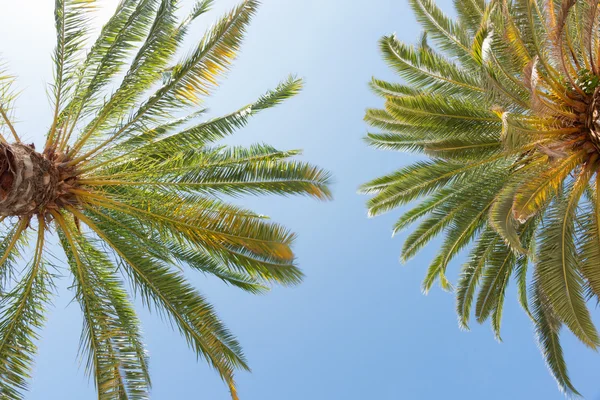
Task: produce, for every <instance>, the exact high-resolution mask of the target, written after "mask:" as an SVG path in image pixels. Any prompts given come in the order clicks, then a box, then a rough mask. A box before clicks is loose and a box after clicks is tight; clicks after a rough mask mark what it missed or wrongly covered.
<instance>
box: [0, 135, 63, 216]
mask: <svg viewBox="0 0 600 400" xmlns="http://www.w3.org/2000/svg"><path fill="white" fill-rule="evenodd" d="M60 175H61V174H60V172H59V169H58V168H57V167H56V165H55V163H54V162H53V161H51V160H49V159H47V158H45V157H44V156H43V155H42V154H40V153H38V152H36V151H35V150H34V149H33V146H27V145H23V144H20V143H16V144H4V143H0V215H2V216H24V215H31V214H34V213H43V210H44V209H45V208H46V207H48V206H51V205H52V204H53V203H56V200H57V198H58V187H59V181H60V180H61V179H60V178H61V177H60Z"/></svg>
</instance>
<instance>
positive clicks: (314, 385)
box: [0, 0, 600, 400]
mask: <svg viewBox="0 0 600 400" xmlns="http://www.w3.org/2000/svg"><path fill="white" fill-rule="evenodd" d="M6 3H7V4H3V12H2V13H1V14H0V34H1V35H2V37H3V38H4V39H3V41H2V44H1V45H0V51H1V52H2V55H3V57H4V58H5V59H6V60H8V61H9V62H10V67H11V69H12V71H14V72H15V73H16V74H17V75H18V76H19V81H18V83H19V86H20V88H22V89H23V90H24V92H23V94H22V96H21V98H20V101H19V103H18V106H19V108H18V110H17V116H18V117H19V120H20V121H21V122H20V123H19V124H18V129H19V131H20V132H21V134H23V135H24V136H25V137H26V138H27V139H28V140H32V141H35V142H36V143H37V144H38V145H40V146H41V144H42V135H43V133H44V132H46V130H47V128H48V124H49V114H50V113H49V105H48V102H47V98H46V94H45V83H47V82H49V81H50V79H51V76H52V75H51V63H50V54H51V51H52V48H53V46H54V32H53V25H52V24H53V20H52V18H53V16H52V4H51V3H52V2H50V1H48V0H26V1H20V2H6ZM101 3H102V4H104V5H105V6H106V7H107V8H106V11H103V15H108V13H109V10H110V8H111V7H114V4H116V1H115V0H105V1H104V2H101ZM184 3H185V4H186V5H187V6H190V3H191V2H190V1H188V2H184ZM216 3H217V6H216V10H217V11H215V12H213V13H211V14H210V15H209V16H208V17H207V18H205V19H203V20H202V21H201V22H202V24H201V25H203V26H202V27H201V28H202V29H198V30H197V31H194V32H193V34H194V35H195V36H196V37H199V35H200V34H201V32H202V31H203V28H205V27H206V26H207V25H208V23H209V22H211V21H212V20H214V19H215V18H216V17H217V16H218V14H219V11H222V10H225V9H227V8H229V7H230V6H232V5H233V4H235V3H236V2H235V1H232V0H218V1H216ZM263 3H264V4H263V6H262V8H261V10H260V11H259V13H258V15H257V17H256V18H255V20H254V23H253V25H252V27H251V28H250V29H249V31H248V36H247V40H246V42H245V46H244V49H243V51H242V53H241V56H240V58H239V60H238V61H237V63H236V64H235V66H234V68H233V70H232V71H231V73H230V74H229V76H228V79H227V80H225V81H224V83H223V85H222V87H221V89H220V90H219V91H218V92H217V93H216V95H215V96H214V97H213V98H212V99H210V100H209V102H208V103H207V105H208V106H209V107H210V108H211V110H212V111H213V112H214V113H215V114H217V113H222V112H226V111H229V110H233V109H236V108H237V107H238V106H241V105H243V104H246V103H248V102H250V101H251V100H253V99H254V98H256V97H257V96H259V95H260V94H262V93H263V92H264V91H265V90H266V89H268V88H271V87H274V86H275V85H276V84H277V82H278V81H279V80H280V79H283V78H285V77H286V76H287V75H288V74H289V73H295V74H298V75H299V76H301V77H304V78H305V79H306V88H305V90H304V91H303V93H301V94H300V95H299V96H298V97H297V98H294V99H292V100H291V101H289V102H287V103H286V104H284V105H282V106H281V107H279V108H278V109H274V110H271V111H269V112H267V113H264V114H262V115H260V116H258V117H257V118H256V119H255V120H254V121H253V122H252V123H251V124H250V126H249V127H248V128H247V129H244V130H243V131H240V132H239V133H238V134H237V135H236V136H235V138H233V139H231V140H230V141H229V142H230V143H242V144H250V143H255V142H267V143H269V144H272V145H274V146H275V147H278V148H281V149H291V148H303V149H304V150H305V151H304V156H303V159H305V160H309V161H311V162H314V163H316V164H319V165H320V166H322V167H324V168H327V169H329V170H330V171H332V172H333V174H334V176H335V185H334V186H333V190H334V195H335V201H333V202H329V203H318V202H315V201H312V200H310V199H305V198H293V199H292V198H276V197H268V198H244V199H240V200H238V201H239V202H240V203H241V204H243V205H245V206H248V207H252V208H253V209H255V210H256V211H258V212H260V213H263V214H268V215H270V216H272V217H273V219H274V220H276V221H278V222H281V223H283V224H285V225H286V226H288V227H290V228H292V229H293V230H294V231H295V232H297V233H298V234H299V238H298V240H297V243H296V247H295V249H296V252H297V256H298V259H299V262H300V265H301V266H302V268H303V270H304V272H305V273H306V275H307V277H306V281H305V282H304V284H302V285H300V286H298V287H295V288H274V290H273V291H272V292H271V293H269V294H268V295H265V296H259V297H253V296H250V295H248V294H245V293H241V292H239V291H237V290H235V289H232V288H230V287H227V286H224V285H223V284H220V283H219V282H217V281H215V280H213V279H207V278H205V277H202V276H197V275H193V276H192V279H193V281H194V282H195V284H196V285H197V286H198V287H199V288H200V290H201V291H202V292H203V293H205V294H206V295H207V296H208V297H209V298H210V299H211V300H212V301H213V303H214V304H215V305H216V308H217V310H218V312H219V313H220V315H221V316H222V318H223V319H224V320H225V321H226V322H227V323H228V325H229V327H230V328H231V329H232V330H233V331H234V332H235V333H236V334H237V335H238V337H239V339H240V341H241V342H242V344H243V345H244V347H245V351H246V354H247V356H248V358H249V360H250V364H251V366H252V368H253V373H252V374H247V373H241V374H240V375H239V378H238V381H239V389H240V394H241V397H242V399H246V400H276V399H277V400H281V399H285V400H307V399H311V400H313V399H314V400H334V399H335V400H337V399H344V400H366V399H377V400H401V399H427V400H429V399H436V400H437V399H482V398H485V399H490V400H491V399H498V400H500V399H507V398H511V399H561V398H563V397H562V395H560V394H559V392H558V390H557V389H556V385H555V384H554V381H553V379H552V378H551V377H550V375H549V374H548V372H547V370H546V367H545V365H544V363H543V361H542V358H541V356H540V354H539V352H538V349H537V346H536V344H535V341H534V338H533V335H532V326H531V323H530V322H529V320H528V319H527V318H526V316H525V315H524V314H523V313H522V312H521V310H520V309H519V306H518V304H517V301H516V298H515V290H514V288H513V289H512V290H511V291H510V293H509V295H508V297H507V303H506V304H507V305H506V311H505V318H504V330H503V339H504V342H503V343H502V344H500V343H498V342H496V341H495V339H494V337H493V335H492V332H491V329H490V328H489V326H487V325H485V326H478V325H476V324H474V325H473V326H472V331H470V332H463V331H460V330H459V328H458V324H457V320H456V316H455V313H454V297H453V296H452V295H451V294H448V293H444V292H442V291H441V290H440V289H437V288H436V289H435V290H432V292H431V293H430V294H429V295H428V296H423V295H422V294H421V292H420V283H421V279H422V278H423V276H424V273H425V267H426V265H427V263H428V262H429V260H430V259H431V258H432V255H433V250H434V248H435V246H436V243H433V244H432V245H431V246H429V247H427V248H426V249H425V250H424V251H423V252H422V253H421V254H420V255H419V256H418V257H416V258H415V259H413V260H412V261H410V262H409V263H408V264H407V265H401V264H400V263H399V261H398V258H399V252H400V246H401V243H402V239H403V237H404V236H403V235H400V236H399V237H396V238H394V239H392V238H391V234H390V233H391V226H392V224H393V221H394V220H395V219H396V218H397V217H398V215H399V211H397V212H392V213H390V214H388V215H385V216H382V217H378V218H376V219H368V218H367V216H366V211H365V208H364V202H365V200H366V198H365V197H362V196H359V195H357V194H356V189H357V187H358V186H359V185H360V184H361V183H363V182H365V181H367V180H369V179H371V178H373V177H376V176H378V175H381V174H383V173H386V172H389V171H391V170H394V169H396V168H398V167H400V166H402V165H406V164H407V163H410V162H411V161H413V160H414V157H413V156H411V155H407V154H399V153H384V152H380V151H375V150H372V149H368V148H367V147H366V146H365V145H364V144H363V142H362V139H361V138H362V136H363V135H364V134H365V133H366V130H367V128H366V126H365V124H364V123H363V122H362V116H363V113H364V110H365V108H367V107H374V106H378V105H380V101H379V100H378V99H377V98H376V97H375V96H373V95H372V94H370V92H369V90H368V87H367V82H368V81H369V79H370V78H371V76H373V75H375V76H377V77H380V78H386V79H390V80H394V79H395V77H394V76H393V75H392V74H391V73H390V71H389V70H388V68H387V67H386V66H385V64H384V63H383V61H382V59H381V57H380V55H379V53H378V48H377V40H378V39H379V38H380V37H381V36H382V35H384V34H388V33H391V32H396V33H397V34H398V36H399V37H400V38H402V39H404V40H406V41H415V40H416V39H417V37H418V35H419V33H420V30H419V27H418V26H417V25H416V23H415V20H414V17H413V16H412V13H411V12H410V9H409V7H408V5H407V2H406V1H405V0H370V1H368V2H365V1H358V0H305V1H302V2H300V1H291V0H264V1H263ZM439 4H440V5H441V6H442V7H443V8H444V9H445V10H448V11H451V1H448V0H446V1H440V2H439ZM457 267H458V263H455V264H454V271H456V270H457ZM69 282H70V280H69V279H63V280H62V282H61V284H60V296H59V297H57V298H56V300H55V302H54V307H53V309H52V311H51V313H50V314H49V321H48V323H47V327H46V329H45V330H44V331H43V333H42V335H43V339H42V340H41V342H40V354H39V357H38V359H37V366H36V370H35V373H34V376H35V378H34V380H33V383H32V391H31V393H30V395H29V397H28V398H29V399H32V400H47V399H61V400H62V399H64V400H70V399H92V398H94V388H93V384H92V382H91V381H89V380H88V379H87V378H86V377H85V374H84V371H83V367H80V366H79V363H78V357H77V348H78V343H79V333H80V329H81V317H80V315H79V312H80V311H79V307H78V306H77V305H76V304H69V303H70V301H71V300H72V296H73V293H72V292H70V291H69V290H68V284H69ZM140 310H141V308H140ZM595 314H596V316H597V314H598V313H597V312H595ZM141 316H142V320H143V323H144V331H145V337H146V341H147V344H148V349H149V352H150V355H151V368H152V373H153V384H154V388H153V395H152V398H153V399H157V400H168V399H206V400H226V399H227V398H228V395H227V391H226V389H225V387H224V385H222V383H221V382H220V380H219V378H218V377H217V375H216V373H214V372H213V371H212V370H210V369H209V368H208V366H207V365H206V364H205V363H204V362H203V361H200V362H197V360H196V357H195V356H194V355H193V354H192V352H191V351H189V350H188V349H187V347H186V344H185V342H184V340H182V339H181V338H180V337H179V335H178V334H177V333H174V332H173V331H172V330H171V328H170V327H169V326H168V325H166V324H163V323H162V322H161V321H160V319H159V318H158V317H157V316H156V315H150V314H148V313H147V312H145V311H143V312H141ZM564 345H565V350H566V356H567V360H568V361H569V366H570V369H571V373H572V376H573V379H574V381H575V383H576V385H577V387H578V388H579V389H580V390H581V391H582V393H583V394H584V395H585V396H586V398H587V399H592V400H596V399H600V388H599V387H598V384H597V382H598V375H597V374H598V372H597V371H598V366H599V361H600V358H598V355H597V354H596V353H594V352H591V351H588V350H587V349H585V348H584V347H583V345H580V344H579V343H577V342H576V340H575V339H573V338H572V337H571V336H569V335H564Z"/></svg>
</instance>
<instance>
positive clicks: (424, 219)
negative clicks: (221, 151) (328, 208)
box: [361, 0, 600, 395]
mask: <svg viewBox="0 0 600 400" xmlns="http://www.w3.org/2000/svg"><path fill="white" fill-rule="evenodd" d="M409 2H410V4H411V6H412V8H413V10H414V12H415V14H416V16H417V19H418V21H419V22H420V24H421V25H422V27H423V29H424V32H425V33H424V34H423V36H422V38H421V39H420V40H419V41H418V43H417V44H416V45H407V44H404V43H402V42H400V41H399V40H398V39H397V38H396V37H395V36H394V35H391V36H386V37H383V38H382V39H381V41H380V46H381V50H382V52H383V55H384V57H385V59H386V60H387V62H388V63H389V64H390V66H391V67H392V68H393V69H394V70H395V71H396V72H397V73H398V74H399V75H400V76H401V77H402V78H404V80H405V82H406V84H396V83H389V82H384V81H381V80H377V79H373V81H372V82H371V86H372V88H373V90H374V91H375V92H376V93H377V94H378V95H380V96H381V97H383V98H384V99H385V108H384V109H372V110H368V111H367V115H366V121H367V122H368V123H369V124H370V125H372V126H373V127H375V128H378V130H379V131H380V132H379V133H371V134H369V135H368V137H367V138H366V141H367V142H368V143H369V144H370V145H371V146H374V147H376V148H379V149H386V150H400V151H410V152H415V153H417V154H422V155H424V156H426V157H427V158H426V159H423V160H421V161H417V162H415V163H413V164H411V165H409V166H407V167H404V168H402V169H400V170H397V171H395V172H392V173H391V174H389V175H386V176H383V177H380V178H377V179H375V180H373V181H371V182H369V183H367V184H365V185H363V186H362V188H361V191H362V192H363V193H368V194H373V197H372V198H371V199H370V200H369V202H368V207H369V213H370V215H371V216H375V215H379V214H382V213H384V212H387V211H390V210H392V209H394V208H397V207H399V206H402V205H406V204H409V203H411V204H413V206H414V207H413V208H412V209H410V210H409V211H407V212H405V213H404V214H403V215H402V216H401V218H400V219H399V220H398V221H397V222H396V224H395V226H394V233H397V232H399V231H400V230H402V229H404V228H406V227H407V226H409V225H410V224H412V223H416V222H418V225H417V227H416V228H415V229H414V230H413V231H412V232H411V233H410V234H409V235H408V237H407V239H406V241H405V243H404V245H403V249H402V259H403V260H408V259H410V258H411V257H413V256H414V255H415V254H416V253H417V252H418V251H419V250H420V249H421V248H423V246H424V245H425V244H426V243H428V242H429V241H431V239H432V238H434V237H435V236H437V235H439V234H442V236H443V244H442V245H441V248H440V250H439V253H437V255H436V256H435V257H434V259H433V261H432V262H431V264H430V266H429V269H428V271H427V274H426V278H425V281H424V283H423V291H424V292H427V291H429V290H430V288H431V287H432V285H433V284H434V282H436V281H439V283H440V284H441V286H442V288H444V289H451V288H452V285H451V283H450V282H449V280H448V279H447V278H446V269H447V268H448V265H449V263H450V262H451V261H452V260H453V259H454V258H455V257H456V256H457V255H458V254H459V253H460V252H461V251H462V250H463V249H466V248H467V247H468V248H469V249H470V255H469V257H468V259H467V261H466V262H465V263H464V264H463V266H462V268H461V274H460V279H459V281H458V284H457V288H456V297H457V311H458V316H459V322H460V325H461V326H462V327H463V328H467V327H468V323H469V318H470V315H471V310H472V308H473V306H474V309H475V311H474V313H475V316H476V318H477V321H478V322H484V321H486V320H488V319H489V320H490V321H491V324H492V327H493V330H494V332H495V334H496V336H497V337H498V338H500V324H501V319H502V310H503V303H504V297H505V293H506V288H507V285H508V283H509V280H510V279H511V277H512V278H514V279H515V282H516V284H517V287H518V298H519V301H520V303H521V305H522V306H523V308H524V309H525V312H526V313H527V314H528V315H529V316H530V317H531V318H532V320H533V322H534V326H535V331H536V334H537V339H538V341H539V345H540V348H541V351H542V353H543V355H544V357H545V359H546V362H547V364H548V366H549V368H550V370H551V371H552V374H553V375H554V377H555V378H556V380H557V381H558V384H559V386H560V388H561V389H562V390H564V391H565V392H566V393H568V394H571V395H575V394H577V391H576V390H575V388H574V387H573V385H572V383H571V381H570V379H569V376H568V374H567V367H566V365H565V360H564V358H563V352H562V350H561V346H560V343H559V333H560V331H561V327H562V326H566V327H567V328H568V329H569V330H570V331H571V332H572V333H573V334H575V335H576V337H577V338H579V340H581V342H583V343H584V344H585V345H586V346H588V347H590V348H592V349H597V348H598V347H599V345H600V338H599V335H598V331H597V330H596V328H595V327H594V324H593V323H592V318H591V315H590V312H589V310H588V307H587V304H586V303H587V302H588V301H593V300H595V301H598V300H599V295H600V232H599V229H600V227H599V224H600V203H599V199H598V196H599V192H600V179H599V177H598V171H599V169H600V160H599V159H598V155H599V153H600V135H599V134H600V119H599V115H600V31H599V28H600V27H599V22H600V19H599V17H600V11H599V10H598V7H599V3H600V2H599V1H597V0H563V1H558V0H554V1H552V0H550V1H547V0H512V1H510V0H491V1H484V0H468V1H455V8H456V12H457V15H458V18H457V20H453V19H450V18H448V17H447V16H445V15H444V14H443V13H442V11H441V10H440V9H439V8H438V7H437V6H436V4H435V3H434V2H433V1H432V0H410V1H409ZM429 39H431V44H430V40H429Z"/></svg>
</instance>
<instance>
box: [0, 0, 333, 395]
mask: <svg viewBox="0 0 600 400" xmlns="http://www.w3.org/2000/svg"><path fill="white" fill-rule="evenodd" d="M212 3H213V1H212V0H199V1H197V2H196V3H195V4H194V5H193V7H192V8H191V9H190V10H189V11H188V12H187V13H185V12H184V13H181V12H180V11H181V10H180V6H181V4H180V2H179V1H178V0H122V1H120V2H119V4H118V5H117V8H116V10H115V13H114V15H113V16H112V17H111V18H110V19H109V20H108V21H107V22H106V24H105V25H104V27H103V28H102V29H101V30H100V33H99V36H98V38H97V39H96V41H95V42H90V47H89V48H88V37H87V32H88V31H89V22H90V18H91V16H92V15H93V11H94V10H95V9H96V7H97V4H96V2H95V1H93V0H57V1H56V12H55V17H56V28H57V37H58V41H57V47H56V50H55V53H54V56H53V58H54V62H55V71H56V72H55V82H54V84H53V86H52V91H51V94H52V95H51V98H52V101H53V106H54V108H53V110H54V113H53V119H52V122H51V124H50V130H49V132H48V135H47V137H46V145H45V146H44V149H43V150H42V151H41V152H39V153H38V152H36V151H35V149H34V148H33V146H28V145H24V144H22V143H21V142H20V140H19V136H18V134H17V132H16V130H15V127H14V125H13V123H12V110H13V103H14V101H15V99H16V94H15V93H16V92H15V91H14V88H13V81H14V79H13V78H12V77H11V76H10V75H9V73H8V72H7V71H6V69H5V68H4V66H2V68H0V128H1V129H2V135H1V136H0V284H1V285H2V286H1V287H0V290H1V292H2V295H3V296H2V301H1V302H0V397H2V398H7V399H15V400H17V399H23V398H24V397H25V394H26V390H27V382H28V379H29V378H30V375H31V371H32V367H33V358H34V355H35V352H36V347H35V342H36V339H37V335H38V331H39V329H40V328H41V327H42V325H43V322H44V315H45V310H46V309H47V308H48V304H49V302H50V298H51V294H52V293H51V292H52V290H53V289H54V286H53V278H54V277H53V275H52V274H50V272H49V271H48V266H49V265H50V264H49V263H48V262H47V261H46V259H45V254H46V250H45V240H46V239H45V238H46V236H47V235H48V234H52V233H53V232H56V233H58V235H57V236H58V241H59V244H60V246H61V247H62V249H63V250H64V254H65V259H66V260H65V261H66V264H67V265H68V267H69V268H68V271H69V273H70V275H71V276H72V279H73V285H72V288H73V289H74V292H75V300H76V302H77V303H78V304H79V306H80V308H81V312H82V314H83V329H82V332H81V343H80V354H81V356H82V358H83V360H84V363H85V366H86V371H87V373H88V374H89V375H90V377H91V378H92V379H93V381H94V383H95V386H96V390H97V392H98V398H99V399H103V400H111V399H115V400H117V399H118V400H124V399H132V400H133V399H140V400H141V399H148V398H149V396H150V390H151V380H150V367H149V361H148V356H147V354H146V350H145V347H144V344H143V338H142V334H141V326H140V321H139V320H138V318H137V314H136V312H135V310H134V307H133V304H134V300H136V299H138V300H141V302H142V303H143V305H144V306H145V307H146V308H148V309H149V310H150V311H152V312H155V313H157V314H158V315H159V316H161V317H162V318H163V319H164V320H165V321H167V322H168V323H170V325H171V326H172V327H173V328H176V329H177V330H178V331H179V332H180V333H181V335H182V336H183V338H184V339H185V340H186V341H187V343H188V345H189V347H190V349H191V351H193V352H194V353H195V354H196V355H197V356H198V357H199V358H202V359H204V360H205V361H206V362H207V363H208V364H209V365H210V366H211V367H212V368H214V369H215V370H216V372H217V373H218V374H219V376H220V377H221V378H222V379H223V381H224V382H225V383H226V384H227V386H228V388H229V391H230V393H231V397H232V398H233V399H234V400H236V399H238V395H237V387H236V384H235V379H234V377H235V374H236V373H237V372H238V371H247V370H249V367H248V362H247V360H246V358H245V356H244V353H243V351H242V348H241V345H240V344H239V343H238V341H237V339H236V338H235V337H234V335H233V334H232V333H231V332H230V331H229V330H228V329H227V327H226V326H225V324H224V323H223V321H221V320H220V319H219V317H218V315H217V313H216V311H215V309H214V307H213V306H212V305H211V304H210V303H209V301H208V300H207V299H206V298H205V297H204V296H203V295H202V294H201V292H200V290H198V289H197V288H195V287H194V286H192V284H191V283H190V282H189V281H188V279H187V278H186V276H185V275H184V272H183V270H184V269H189V270H191V271H197V272H199V273H202V274H208V275H212V276H215V277H217V278H218V279H220V280H221V281H223V282H224V283H226V284H228V285H230V286H233V287H236V288H239V289H241V290H244V291H247V292H249V293H253V294H258V293H264V292H266V291H268V290H269V289H270V287H271V286H273V285H296V284H298V283H300V282H301V281H302V278H303V274H302V271H301V270H300V269H299V268H298V266H297V264H296V257H295V254H294V252H293V249H292V247H293V242H294V239H295V235H294V234H293V233H292V232H291V231H290V230H288V229H287V228H285V227H283V226H282V225H279V224H277V223H275V222H272V221H270V220H269V218H268V217H266V216H263V215H260V214H257V213H255V212H253V211H251V210H248V209H245V208H243V207H240V206H238V205H235V204H233V203H232V201H233V198H235V197H240V196H242V195H264V194H267V195H271V194H277V195H280V196H291V195H302V196H308V197H312V198H315V199H319V200H327V199H330V198H331V191H330V189H329V184H330V181H331V177H330V174H329V173H328V172H326V171H324V170H322V169H320V168H318V167H315V166H313V165H311V164H308V163H306V162H303V161H300V160H298V157H299V156H300V154H301V151H300V150H280V149H276V148H274V147H272V146H269V145H267V144H255V145H252V146H246V147H241V146H226V145H223V144H220V143H219V141H220V140H221V139H223V138H225V137H227V136H229V135H232V134H234V133H236V132H237V131H239V130H241V129H242V128H244V127H245V126H247V125H248V124H249V123H250V121H251V119H252V117H253V116H255V115H256V114H258V113H260V112H262V111H264V110H267V109H270V108H273V107H275V106H277V105H279V104H281V103H282V102H284V101H285V100H288V99H290V98H291V97H293V96H295V95H296V94H298V93H299V92H300V90H301V88H302V81H301V80H299V79H296V78H294V77H289V78H287V79H284V80H283V81H282V82H281V83H280V84H279V85H278V86H277V87H275V88H274V89H273V90H270V91H267V92H266V93H265V94H264V95H262V96H260V97H259V98H258V99H257V100H255V101H254V102H251V103H249V104H246V105H245V106H243V107H240V108H238V109H237V110H234V111H232V112H230V113H228V114H225V115H222V116H213V117H212V118H210V119H205V118H206V115H207V113H208V111H207V110H208V109H207V108H206V107H205V106H204V104H202V106H200V104H201V103H204V102H208V97H209V95H210V94H211V92H212V91H213V90H214V89H216V88H217V87H218V84H219V80H220V78H221V77H222V76H223V75H224V74H225V72H226V71H227V70H228V69H229V68H230V67H231V64H232V62H233V61H234V60H235V58H236V55H237V53H238V51H239V49H240V47H241V44H242V41H243V37H244V35H245V32H246V29H247V26H248V25H249V23H250V21H251V18H252V16H253V15H254V14H255V13H256V11H257V8H258V2H257V1H254V0H244V1H242V2H241V4H239V5H238V6H237V7H235V8H234V9H233V10H231V11H230V12H229V13H227V14H226V15H224V16H223V17H221V18H220V19H219V20H218V21H217V22H216V23H215V24H214V25H213V26H212V27H211V28H210V29H209V30H208V32H207V33H206V34H205V35H204V36H203V37H202V38H201V40H200V41H199V42H198V43H197V45H196V46H195V47H194V48H193V49H192V51H191V52H189V53H187V55H184V56H183V57H182V58H181V59H179V60H177V59H176V57H177V56H178V54H179V53H180V52H179V50H180V47H181V45H182V44H183V43H184V41H185V40H187V37H186V36H187V34H188V33H189V32H190V31H191V29H190V28H191V27H192V26H193V23H194V22H196V21H197V20H198V19H199V18H198V17H200V16H201V15H203V14H205V13H206V12H208V11H209V9H210V7H211V5H212ZM181 15H182V17H181ZM242 104H243V103H242ZM202 119H204V120H202ZM11 135H12V138H13V139H14V142H15V143H9V140H10V138H11ZM36 227H37V229H36ZM31 231H37V237H38V240H37V241H36V242H35V245H34V244H33V243H30V241H29V236H30V235H29V233H30V232H31ZM32 249H33V251H32ZM27 254H34V256H33V257H31V259H28V258H26V255H27ZM20 259H25V260H26V261H28V263H27V268H26V269H25V270H24V271H19V268H16V265H17V263H18V262H19V260H20ZM126 288H131V289H130V290H129V289H126Z"/></svg>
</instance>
